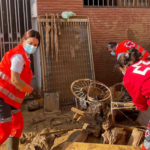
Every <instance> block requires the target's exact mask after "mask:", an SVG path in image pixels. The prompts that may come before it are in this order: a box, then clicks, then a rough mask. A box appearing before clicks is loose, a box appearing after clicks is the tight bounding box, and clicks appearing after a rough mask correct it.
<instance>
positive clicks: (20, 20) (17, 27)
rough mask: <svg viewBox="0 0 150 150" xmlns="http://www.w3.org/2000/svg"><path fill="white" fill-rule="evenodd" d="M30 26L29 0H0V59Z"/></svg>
mask: <svg viewBox="0 0 150 150" xmlns="http://www.w3.org/2000/svg"><path fill="white" fill-rule="evenodd" d="M30 28H31V8H30V0H0V59H1V58H2V57H3V55H4V54H5V52H6V51H8V50H9V49H11V48H13V47H14V46H16V45H17V44H18V43H19V41H20V39H21V37H22V35H23V34H24V33H25V32H26V31H27V30H28V29H30Z"/></svg>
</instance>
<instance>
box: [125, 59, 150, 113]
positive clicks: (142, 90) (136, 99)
mask: <svg viewBox="0 0 150 150" xmlns="http://www.w3.org/2000/svg"><path fill="white" fill-rule="evenodd" d="M123 81H124V86H125V88H126V89H127V91H128V93H129V94H130V96H131V97H132V101H133V103H134V104H135V106H136V107H137V108H138V109H139V110H141V111H145V110H147V108H148V106H150V61H139V62H137V63H135V64H133V65H131V66H129V67H128V69H127V71H126V73H125V75H124V78H123Z"/></svg>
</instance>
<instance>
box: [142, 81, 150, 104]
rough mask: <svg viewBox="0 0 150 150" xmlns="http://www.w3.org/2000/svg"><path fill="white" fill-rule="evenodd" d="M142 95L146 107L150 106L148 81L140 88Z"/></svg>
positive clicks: (149, 83) (149, 84)
mask: <svg viewBox="0 0 150 150" xmlns="http://www.w3.org/2000/svg"><path fill="white" fill-rule="evenodd" d="M141 92H142V95H143V96H144V97H145V102H146V104H147V106H150V79H148V80H146V81H145V82H144V83H143V85H142V87H141Z"/></svg>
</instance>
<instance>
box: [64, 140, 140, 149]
mask: <svg viewBox="0 0 150 150" xmlns="http://www.w3.org/2000/svg"><path fill="white" fill-rule="evenodd" d="M63 150H140V148H139V147H133V146H125V145H108V144H94V143H80V142H74V143H66V144H65V145H64V147H63Z"/></svg>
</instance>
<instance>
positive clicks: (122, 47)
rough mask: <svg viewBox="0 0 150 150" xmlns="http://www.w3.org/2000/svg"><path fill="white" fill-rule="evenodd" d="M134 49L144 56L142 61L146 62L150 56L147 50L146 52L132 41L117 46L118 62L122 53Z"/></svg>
mask: <svg viewBox="0 0 150 150" xmlns="http://www.w3.org/2000/svg"><path fill="white" fill-rule="evenodd" d="M133 47H135V48H136V49H137V50H138V51H139V52H140V53H141V54H142V57H141V60H145V59H147V58H148V57H149V56H150V54H149V53H148V52H147V51H146V50H144V48H142V47H141V46H140V45H138V44H136V43H134V42H132V41H130V40H125V41H123V42H121V43H119V44H118V45H117V48H116V58H117V60H118V59H119V58H118V57H119V54H120V53H126V52H127V50H128V49H130V48H133Z"/></svg>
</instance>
